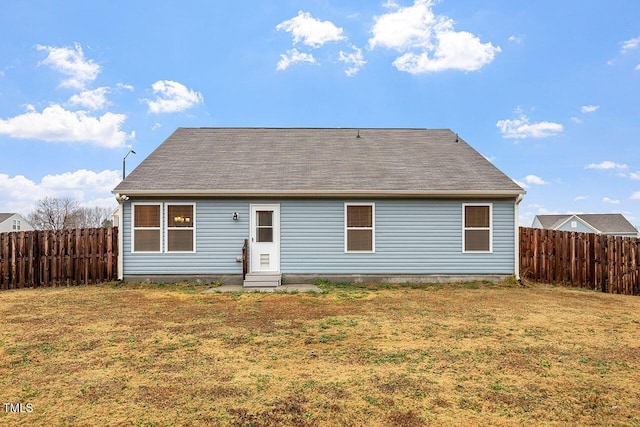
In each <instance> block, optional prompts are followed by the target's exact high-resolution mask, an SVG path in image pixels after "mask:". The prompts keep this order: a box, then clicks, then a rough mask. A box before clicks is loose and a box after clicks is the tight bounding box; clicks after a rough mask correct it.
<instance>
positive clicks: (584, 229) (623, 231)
mask: <svg viewBox="0 0 640 427" xmlns="http://www.w3.org/2000/svg"><path fill="white" fill-rule="evenodd" d="M531 227H533V228H546V229H549V230H561V231H578V232H581V233H596V234H606V235H609V236H623V237H638V230H637V229H636V228H635V227H634V226H633V225H631V223H630V222H629V221H627V219H626V218H625V217H624V216H623V215H622V214H619V213H609V214H565V215H537V216H536V217H535V218H534V219H533V224H532V225H531Z"/></svg>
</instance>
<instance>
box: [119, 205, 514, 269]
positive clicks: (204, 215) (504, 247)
mask: <svg viewBox="0 0 640 427" xmlns="http://www.w3.org/2000/svg"><path fill="white" fill-rule="evenodd" d="M138 201H139V202H142V201H143V200H138ZM186 201H187V200H181V202H186ZM189 201H192V202H195V203H196V221H197V223H196V243H197V248H196V253H189V254H167V253H161V254H135V253H131V208H130V204H128V203H127V204H126V205H125V209H124V227H123V239H124V240H123V242H124V254H123V255H124V257H123V260H124V274H125V275H135V274H241V272H242V265H241V264H240V263H238V262H236V260H235V258H236V257H238V256H240V255H241V248H242V243H243V241H244V239H246V238H248V236H249V206H250V203H252V202H253V203H279V204H280V217H281V228H280V241H281V244H280V246H281V247H280V250H281V259H280V266H281V272H282V273H290V274H513V272H514V258H515V255H514V239H515V229H514V227H515V224H514V200H491V201H486V200H471V199H469V200H387V199H385V200H360V201H352V200H280V201H277V200H270V201H263V200H255V201H246V200H189ZM365 201H366V202H374V203H375V210H376V211H375V218H376V223H375V241H376V244H375V253H345V251H344V203H345V202H354V203H358V202H365ZM474 202H477V203H492V205H493V252H492V253H463V252H462V204H463V203H474ZM165 203H170V201H165ZM233 212H238V213H239V214H240V219H239V220H238V221H233V220H232V214H233Z"/></svg>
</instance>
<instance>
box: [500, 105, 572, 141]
mask: <svg viewBox="0 0 640 427" xmlns="http://www.w3.org/2000/svg"><path fill="white" fill-rule="evenodd" d="M515 115H516V116H517V117H516V118H515V119H505V120H498V122H497V123H496V126H497V127H498V128H499V129H500V132H501V133H502V137H503V138H510V139H524V138H547V137H550V136H554V135H557V134H559V133H561V132H562V131H563V129H564V128H563V126H562V125H561V124H560V123H554V122H538V123H529V118H528V117H527V116H526V115H525V114H524V113H523V112H522V110H520V109H516V110H515Z"/></svg>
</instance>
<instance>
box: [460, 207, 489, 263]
mask: <svg viewBox="0 0 640 427" xmlns="http://www.w3.org/2000/svg"><path fill="white" fill-rule="evenodd" d="M492 207H493V206H492V205H491V204H490V203H489V204H463V205H462V230H463V232H462V234H463V236H462V251H463V252H492V251H493V221H492Z"/></svg>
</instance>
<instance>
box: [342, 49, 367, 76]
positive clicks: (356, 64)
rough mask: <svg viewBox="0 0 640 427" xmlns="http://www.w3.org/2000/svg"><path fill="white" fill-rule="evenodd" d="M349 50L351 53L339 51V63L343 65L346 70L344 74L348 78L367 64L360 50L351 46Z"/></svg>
mask: <svg viewBox="0 0 640 427" xmlns="http://www.w3.org/2000/svg"><path fill="white" fill-rule="evenodd" d="M351 48H352V49H353V52H351V53H346V52H344V51H342V50H341V51H340V61H341V62H344V63H345V65H346V68H345V70H344V72H345V74H346V75H347V76H349V77H351V76H355V75H356V74H358V72H359V71H360V69H362V67H364V65H365V64H366V63H367V61H365V60H364V57H363V56H362V49H359V48H357V47H355V46H351Z"/></svg>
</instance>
